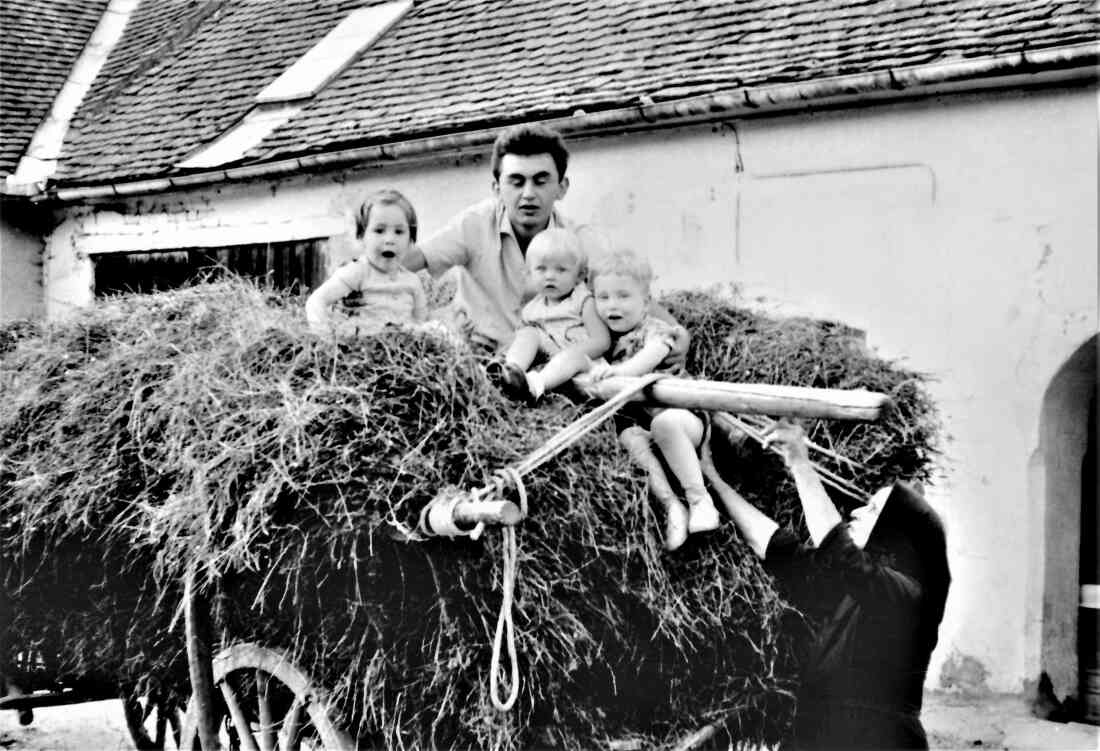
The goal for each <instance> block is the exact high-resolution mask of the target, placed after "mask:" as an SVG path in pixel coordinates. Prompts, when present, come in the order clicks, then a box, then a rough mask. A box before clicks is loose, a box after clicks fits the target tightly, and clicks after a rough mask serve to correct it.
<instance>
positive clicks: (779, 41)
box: [62, 0, 1100, 184]
mask: <svg viewBox="0 0 1100 751" xmlns="http://www.w3.org/2000/svg"><path fill="white" fill-rule="evenodd" d="M366 4H370V3H365V2H363V0H343V1H341V0H327V1H326V2H314V1H313V0H284V1H283V2H276V1H275V0H270V1H266V0H235V1H234V0H223V1H222V2H219V3H215V5H217V6H218V8H217V10H216V11H215V12H213V13H211V14H209V15H208V16H207V17H206V18H205V19H203V20H202V22H201V23H199V24H198V25H197V27H196V28H195V29H194V30H193V31H192V32H191V33H190V34H189V36H188V37H187V38H186V40H185V41H184V42H180V43H179V44H177V45H175V47H174V48H173V49H172V50H170V51H168V52H165V53H163V55H162V57H161V58H160V59H159V61H158V62H157V63H156V64H155V65H153V66H152V67H149V66H146V69H145V70H144V72H140V73H139V74H136V75H132V77H131V78H130V79H129V80H128V81H124V82H123V83H122V84H119V82H118V81H117V80H113V79H114V76H115V75H117V74H112V75H108V76H105V77H104V80H103V81H100V82H97V86H96V90H95V91H93V99H94V98H95V97H100V99H101V105H100V106H99V107H98V108H96V109H94V110H93V109H92V108H90V107H86V108H85V109H84V110H82V112H81V113H79V115H78V117H79V118H80V122H79V123H78V127H77V128H75V129H74V131H72V136H71V137H70V139H69V142H68V143H67V146H66V160H65V162H64V165H63V172H62V177H63V178H64V182H66V183H68V184H80V183H94V182H97V181H105V180H118V179H130V178H138V177H149V176H156V175H164V174H169V173H171V172H172V171H173V170H174V169H175V167H174V165H175V164H176V163H178V162H179V161H181V160H182V159H183V158H184V157H186V156H187V155H188V154H189V153H191V152H192V151H194V150H195V149H196V148H198V147H199V146H201V145H202V144H204V143H206V142H209V141H210V140H212V139H214V138H215V137H217V136H218V135H219V134H221V133H222V132H224V131H225V130H226V129H227V128H229V127H230V126H231V125H232V124H233V123H234V122H235V121H237V120H238V119H240V118H241V117H242V116H243V115H244V114H245V113H246V112H247V111H248V110H249V108H250V107H251V106H252V103H253V98H254V97H255V95H256V94H257V93H258V92H259V91H260V90H261V89H262V88H263V87H264V86H265V85H267V84H268V83H270V82H271V81H272V80H274V78H275V77H276V76H278V75H279V73H280V72H282V70H283V69H285V68H286V67H287V66H288V65H290V64H291V63H292V62H293V61H294V60H295V59H296V58H297V57H298V56H299V55H300V54H302V53H303V52H305V51H306V50H307V49H308V48H309V47H310V46H311V45H312V44H313V43H314V42H315V41H316V40H317V39H319V38H321V37H322V36H323V35H324V34H325V33H326V32H327V31H328V30H329V29H331V28H332V27H333V26H334V25H335V24H336V23H337V22H338V21H339V19H340V18H341V17H343V15H344V14H345V13H347V12H348V11H349V10H351V9H352V8H354V7H358V6H361V5H366ZM207 5H208V6H209V3H208V4H207ZM179 6H180V2H179V1H178V0H144V1H143V3H142V4H141V6H139V9H138V13H137V17H135V18H134V19H133V20H132V21H131V24H130V27H131V28H128V32H127V35H126V36H125V37H124V39H123V42H122V44H121V45H120V49H119V50H118V57H119V58H120V59H125V60H131V59H132V58H133V57H134V56H135V55H140V54H141V51H142V50H143V49H144V47H145V45H144V44H143V43H142V42H141V41H140V35H141V34H142V33H143V32H142V31H141V30H142V29H145V28H148V27H150V26H151V25H154V24H163V23H164V19H165V18H166V17H167V16H168V15H169V10H171V9H176V8H178V7H179ZM131 29H132V30H131ZM1098 34H1100V20H1098V13H1097V11H1096V2H1095V0H1046V1H1045V2H1035V1H1034V0H664V1H662V0H417V2H416V3H415V5H414V7H413V9H412V10H411V11H410V12H409V14H408V15H407V16H406V17H405V18H404V19H403V20H401V21H400V22H399V23H398V24H397V25H396V26H395V27H394V28H393V29H391V30H390V31H389V32H388V33H387V34H386V35H385V36H384V37H383V38H382V39H380V40H379V41H378V42H377V43H376V44H374V45H373V46H372V47H370V48H368V49H367V51H366V52H365V53H364V54H363V55H362V56H361V57H360V58H359V59H358V60H357V61H356V62H355V63H353V64H352V65H351V67H349V68H348V69H347V70H345V71H344V72H343V73H342V74H341V75H340V76H338V77H337V78H336V79H335V80H333V81H332V82H331V83H330V84H329V85H328V86H327V87H326V88H325V89H324V90H323V91H321V92H320V93H319V94H318V95H317V96H316V97H315V98H314V99H313V100H312V101H311V102H310V103H309V104H308V105H307V106H306V107H305V109H304V110H303V111H302V112H301V114H299V115H298V116H296V117H295V118H293V119H292V120H291V121H290V122H288V123H287V124H286V125H284V126H283V127H281V128H280V129H278V130H276V131H275V132H274V133H272V134H271V135H270V136H269V137H268V138H267V139H266V140H264V141H263V142H262V143H261V144H260V146H259V147H258V148H257V149H255V150H254V151H253V152H251V153H250V157H251V158H250V160H249V161H266V160H271V159H276V158H285V157H288V156H292V155H298V154H303V153H314V152H319V151H328V150H332V149H335V148H339V147H344V146H350V145H359V144H369V143H380V142H387V141H393V140H402V139H405V138H408V137H414V136H417V137H419V136H425V135H431V134H435V133H443V132H456V131H462V130H465V129H472V128H479V127H487V126H492V125H495V124H499V123H504V122H512V121H517V120H524V119H534V118H548V117H556V116H563V115H569V114H571V113H572V112H574V111H575V110H577V109H584V110H586V111H588V112H594V111H597V110H600V109H609V108H615V107H621V106H623V105H625V104H631V103H636V102H637V101H639V98H640V97H648V98H650V99H652V100H654V101H657V102H660V101H662V100H668V99H676V98H681V97H685V96H692V95H696V94H704V93H708V92H712V91H716V90H723V89H731V88H735V87H739V86H753V85H761V84H768V83H781V82H793V81H808V80H813V79H819V78H826V77H833V76H840V75H847V74H855V73H866V72H874V71H881V70H886V69H889V68H895V67H899V66H908V65H919V64H925V63H933V62H947V61H957V60H963V59H967V58H979V57H985V56H990V55H999V54H1004V53H1009V52H1019V51H1022V50H1025V49H1026V50H1036V49H1042V48H1050V47H1058V46H1065V45H1071V44H1080V43H1084V42H1093V41H1095V40H1096V39H1097V37H1098ZM112 63H113V61H112ZM110 65H111V63H109V66H110ZM130 65H131V69H132V63H131V64H130ZM125 67H126V66H125V65H123V64H121V63H120V64H118V65H117V66H116V68H115V69H116V70H118V69H123V68H125ZM106 91H111V92H113V94H112V95H111V96H110V97H109V98H108V99H107V100H106V101H105V102H104V101H102V98H103V97H104V96H105V95H104V94H103V93H102V92H106Z"/></svg>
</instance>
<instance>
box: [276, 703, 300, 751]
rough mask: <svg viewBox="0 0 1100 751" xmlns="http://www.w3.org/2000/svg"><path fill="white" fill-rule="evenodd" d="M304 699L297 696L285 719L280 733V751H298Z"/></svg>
mask: <svg viewBox="0 0 1100 751" xmlns="http://www.w3.org/2000/svg"><path fill="white" fill-rule="evenodd" d="M305 706H306V704H305V702H304V701H303V700H302V697H300V696H295V697H294V703H293V704H291V705H290V709H289V710H287V713H286V716H285V717H283V729H282V730H281V731H279V749H280V751H298V730H299V729H300V727H301V724H302V712H303V711H304V710H305Z"/></svg>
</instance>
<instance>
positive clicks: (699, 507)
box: [687, 494, 722, 534]
mask: <svg viewBox="0 0 1100 751" xmlns="http://www.w3.org/2000/svg"><path fill="white" fill-rule="evenodd" d="M721 523H722V520H721V519H720V518H719V516H718V509H717V508H715V507H714V501H712V500H711V498H710V495H708V494H704V495H703V496H701V497H699V498H690V499H688V525H687V526H688V532H690V533H691V534H695V533H696V532H709V531H711V530H712V529H718V525H719V524H721Z"/></svg>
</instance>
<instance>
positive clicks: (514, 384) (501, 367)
mask: <svg viewBox="0 0 1100 751" xmlns="http://www.w3.org/2000/svg"><path fill="white" fill-rule="evenodd" d="M586 261H587V259H586V258H585V254H584V251H583V250H582V248H581V244H580V240H579V239H578V238H577V236H576V235H575V234H574V233H573V232H571V231H569V230H566V229H559V228H550V229H545V230H543V231H542V232H540V233H539V234H537V235H535V237H534V239H532V240H531V245H530V246H529V247H528V248H527V256H526V262H527V272H528V276H529V279H530V282H531V283H533V284H534V286H535V288H536V290H537V292H536V294H535V297H534V298H533V299H532V300H531V301H530V302H528V303H527V304H526V305H525V306H524V307H523V310H522V312H521V314H520V319H521V320H522V322H523V325H522V326H521V327H520V328H519V329H518V330H517V331H516V335H515V338H514V339H513V340H512V343H511V345H509V347H508V350H507V351H506V352H505V355H504V360H503V361H494V362H492V363H490V364H489V367H488V370H489V376H490V378H491V379H492V380H494V381H495V382H496V383H497V384H498V385H499V386H500V388H501V389H502V390H503V391H504V392H505V393H506V394H508V395H509V396H511V397H513V398H516V399H520V400H522V401H526V402H528V403H534V402H537V401H538V400H539V399H540V398H541V397H542V395H543V394H544V393H546V392H547V391H551V390H553V389H555V388H557V387H558V386H560V385H561V384H563V383H565V382H566V381H568V380H569V379H570V378H572V377H573V376H575V375H577V374H578V373H581V372H583V371H585V370H587V369H588V363H589V360H590V358H592V357H598V356H599V355H601V354H603V353H604V352H605V351H606V350H607V348H608V346H609V345H610V335H609V334H608V331H607V327H606V326H605V325H604V323H603V321H601V320H600V316H599V315H598V314H597V312H596V305H595V303H594V301H593V299H592V293H591V292H590V291H589V289H588V286H587V285H586V284H585V283H584V276H585V270H586V266H587V263H586ZM540 357H545V358H549V359H548V360H547V362H546V364H545V365H544V366H543V367H542V368H539V369H532V367H531V366H532V365H533V364H534V363H535V361H536V360H537V359H539V358H540Z"/></svg>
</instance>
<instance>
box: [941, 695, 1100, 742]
mask: <svg viewBox="0 0 1100 751" xmlns="http://www.w3.org/2000/svg"><path fill="white" fill-rule="evenodd" d="M921 718H922V720H923V722H924V727H925V730H926V731H927V732H928V741H929V745H931V746H932V748H934V749H944V750H945V751H946V750H947V749H950V750H951V751H961V750H962V749H968V750H969V751H973V750H974V749H1008V750H1009V751H1085V750H1090V751H1097V750H1098V749H1100V727H1096V726H1095V725H1083V724H1080V723H1074V722H1070V723H1060V722H1046V721H1044V720H1040V719H1038V718H1036V717H1033V716H1032V715H1031V711H1030V709H1029V707H1028V704H1027V702H1026V701H1025V700H1024V699H1022V698H1021V697H1019V696H993V697H983V698H981V699H968V698H964V697H960V696H958V695H955V694H926V695H925V698H924V711H923V712H922V713H921Z"/></svg>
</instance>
